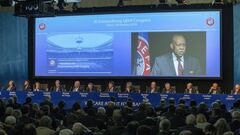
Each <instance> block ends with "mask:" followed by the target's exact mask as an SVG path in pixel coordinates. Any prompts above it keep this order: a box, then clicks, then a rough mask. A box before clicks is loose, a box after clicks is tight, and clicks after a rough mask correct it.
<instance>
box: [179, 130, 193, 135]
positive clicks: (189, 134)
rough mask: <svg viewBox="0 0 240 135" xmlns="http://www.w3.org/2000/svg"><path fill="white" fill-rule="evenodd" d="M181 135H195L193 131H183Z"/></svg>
mask: <svg viewBox="0 0 240 135" xmlns="http://www.w3.org/2000/svg"><path fill="white" fill-rule="evenodd" d="M179 135H193V134H192V132H191V131H189V130H183V131H181V132H180V133H179Z"/></svg>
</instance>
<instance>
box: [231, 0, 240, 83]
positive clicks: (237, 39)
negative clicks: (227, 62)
mask: <svg viewBox="0 0 240 135" xmlns="http://www.w3.org/2000/svg"><path fill="white" fill-rule="evenodd" d="M233 13H234V83H235V84H236V83H240V4H237V5H235V6H234V9H233Z"/></svg>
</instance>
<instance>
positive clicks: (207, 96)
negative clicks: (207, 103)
mask: <svg viewBox="0 0 240 135" xmlns="http://www.w3.org/2000/svg"><path fill="white" fill-rule="evenodd" d="M202 96H203V98H204V99H206V100H210V99H211V98H212V95H202Z"/></svg>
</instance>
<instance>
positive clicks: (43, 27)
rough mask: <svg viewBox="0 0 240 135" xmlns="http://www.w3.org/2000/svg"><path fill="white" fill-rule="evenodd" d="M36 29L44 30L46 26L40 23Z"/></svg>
mask: <svg viewBox="0 0 240 135" xmlns="http://www.w3.org/2000/svg"><path fill="white" fill-rule="evenodd" d="M38 27H39V29H40V30H45V29H46V24H45V23H40V24H39V26H38Z"/></svg>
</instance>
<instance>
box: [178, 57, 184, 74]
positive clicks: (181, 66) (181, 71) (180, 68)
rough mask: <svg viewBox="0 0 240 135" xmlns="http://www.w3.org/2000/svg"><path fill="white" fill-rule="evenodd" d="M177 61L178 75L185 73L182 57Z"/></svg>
mask: <svg viewBox="0 0 240 135" xmlns="http://www.w3.org/2000/svg"><path fill="white" fill-rule="evenodd" d="M177 61H178V76H181V75H184V74H183V72H184V69H183V65H182V63H181V58H180V57H177Z"/></svg>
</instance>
